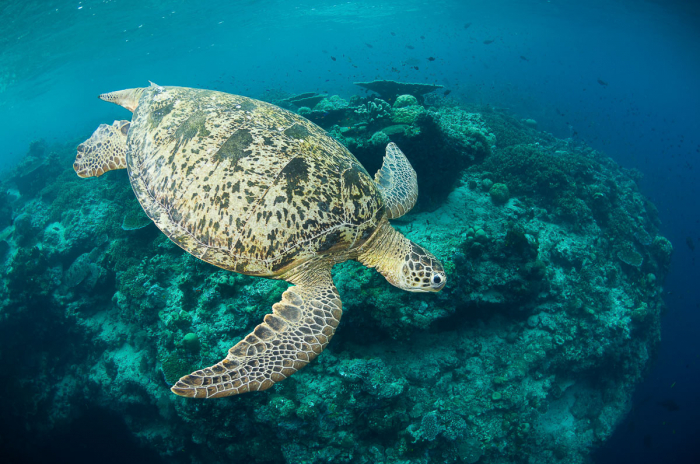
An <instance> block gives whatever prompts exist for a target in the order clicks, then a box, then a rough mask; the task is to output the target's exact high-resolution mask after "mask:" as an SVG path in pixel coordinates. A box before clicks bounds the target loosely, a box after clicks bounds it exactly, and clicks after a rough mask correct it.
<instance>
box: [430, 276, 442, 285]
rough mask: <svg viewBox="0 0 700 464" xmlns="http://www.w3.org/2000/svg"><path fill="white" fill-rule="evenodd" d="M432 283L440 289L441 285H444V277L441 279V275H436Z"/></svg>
mask: <svg viewBox="0 0 700 464" xmlns="http://www.w3.org/2000/svg"><path fill="white" fill-rule="evenodd" d="M431 283H432V284H433V287H439V286H440V284H442V277H440V274H434V275H433V279H432V281H431Z"/></svg>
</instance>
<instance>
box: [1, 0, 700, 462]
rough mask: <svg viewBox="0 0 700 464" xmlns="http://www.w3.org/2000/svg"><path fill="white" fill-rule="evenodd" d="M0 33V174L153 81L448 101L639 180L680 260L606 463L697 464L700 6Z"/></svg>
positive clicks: (236, 11) (284, 12)
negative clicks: (501, 110) (392, 85)
mask: <svg viewBox="0 0 700 464" xmlns="http://www.w3.org/2000/svg"><path fill="white" fill-rule="evenodd" d="M0 24H2V28H1V29H0V128H1V129H0V171H3V170H7V169H10V168H11V167H12V166H14V165H15V164H16V163H17V161H18V160H19V159H21V157H22V156H23V155H24V153H25V152H26V150H27V147H28V144H29V142H30V141H31V140H34V139H37V138H44V139H46V140H47V141H49V142H68V141H73V140H75V142H76V145H77V143H78V142H80V141H82V140H83V139H85V138H87V137H88V136H89V135H90V134H91V133H92V131H93V130H94V128H95V127H97V125H99V124H100V123H105V122H106V123H110V122H111V121H112V120H113V119H123V118H128V117H129V115H128V114H127V112H126V110H123V109H121V108H118V107H116V106H114V105H109V104H105V103H102V102H99V101H98V100H97V99H96V96H97V95H98V94H100V93H103V92H107V91H112V90H118V89H122V88H129V87H139V86H144V85H146V84H147V83H148V82H147V81H148V80H151V81H153V82H156V83H158V84H160V85H178V86H190V87H202V88H210V89H217V90H223V91H227V92H231V93H237V94H242V95H247V96H252V97H258V98H259V97H262V96H263V95H264V94H265V92H266V91H269V90H274V89H281V90H284V91H288V92H291V93H297V92H304V91H323V92H328V93H330V94H340V95H341V96H345V97H348V96H350V95H352V94H354V93H357V92H358V90H357V88H356V87H355V86H353V84H352V83H353V82H355V81H367V80H372V79H375V78H384V79H395V80H401V81H408V82H430V83H433V82H434V83H438V84H442V85H444V86H445V87H446V88H447V89H450V90H452V94H451V96H454V97H456V98H459V99H462V100H464V101H465V102H481V103H489V104H492V105H494V106H499V107H507V108H510V109H511V111H513V112H515V113H516V114H518V115H519V116H520V117H523V118H533V119H536V120H537V121H538V122H539V127H540V128H542V129H544V130H547V131H550V132H552V133H553V134H554V135H556V136H558V137H562V138H565V137H580V138H582V139H584V140H585V141H587V142H588V143H589V144H590V145H591V146H593V147H594V148H596V149H599V150H601V151H604V152H605V153H607V154H608V155H610V156H611V157H612V158H614V159H615V160H616V161H618V162H619V163H620V164H622V165H623V166H625V167H630V168H632V167H634V168H637V169H639V170H640V171H641V172H642V173H643V174H644V175H645V177H644V179H643V180H642V182H641V185H642V189H643V191H644V193H645V194H646V195H647V196H649V197H650V198H651V199H652V200H653V202H654V203H655V204H656V205H657V207H658V208H659V211H660V217H661V219H662V221H663V226H662V230H661V233H662V234H663V235H665V236H666V237H668V238H669V239H670V240H671V241H672V242H673V244H674V248H675V253H674V257H673V267H672V270H671V273H670V275H669V276H668V279H667V282H666V289H667V291H668V295H667V298H666V301H667V304H668V307H669V309H668V312H667V314H666V316H665V317H664V319H663V342H662V347H661V350H660V353H659V355H658V357H657V359H656V362H655V365H654V367H653V369H652V370H651V372H650V373H649V376H648V379H647V380H646V382H645V383H643V384H642V385H640V387H639V389H638V392H637V394H636V395H635V407H634V409H633V410H632V412H631V413H630V416H629V418H628V419H627V420H626V421H625V422H624V423H623V424H622V425H621V427H620V429H619V430H618V431H617V433H616V435H615V436H614V437H613V439H612V440H611V441H610V442H609V444H608V446H606V447H605V448H604V449H603V450H601V451H600V452H599V453H597V454H596V456H595V458H596V462H598V463H612V462H621V461H622V462H636V463H646V462H649V463H652V462H653V463H656V462H700V451H698V448H699V447H700V446H699V445H698V441H697V437H698V436H700V433H699V428H700V426H699V425H698V424H699V423H700V421H698V419H699V418H700V413H699V412H700V397H699V396H698V394H697V392H698V386H699V385H700V342H699V339H700V337H698V335H699V334H698V328H699V327H700V290H699V289H698V282H700V275H699V273H698V267H697V264H696V255H697V254H698V253H700V202H698V184H699V181H700V176H699V172H700V86H699V85H698V83H699V82H700V53H698V51H697V50H698V48H697V47H698V43H700V8H699V7H698V2H693V1H685V2H682V1H660V0H659V1H642V0H636V1H609V0H608V1H600V0H579V1H570V0H561V1H560V0H549V1H547V0H520V1H515V0H512V1H507V0H490V1H487V2H485V1H479V2H477V1H471V0H467V1H448V0H443V1H415V0H403V1H389V0H382V1H281V0H268V1H262V0H261V1H252V0H246V1H229V2H194V1H191V2H190V1H182V0H180V1H155V0H138V1H136V0H111V1H110V0H104V1H88V0H86V1H82V2H80V1H65V0H54V1H22V2H19V1H7V0H6V1H3V2H1V3H0ZM488 41H492V42H490V43H486V42H488ZM429 57H433V58H435V60H434V61H429V60H428V58H429ZM333 58H335V60H334V59H333ZM392 68H394V69H396V70H397V71H398V72H395V71H392ZM416 68H417V69H416ZM688 239H690V241H691V242H692V243H694V244H695V246H696V248H697V250H695V251H692V250H691V249H690V247H689V246H688V245H687V240H688ZM27 343H28V345H30V344H31V341H28V342H27ZM5 400H11V399H7V398H6V399H5ZM666 400H673V401H674V402H675V403H676V404H677V405H678V406H679V409H678V410H676V411H669V410H668V409H667V408H664V407H662V406H661V405H659V402H663V401H666ZM100 420H102V419H100V418H99V417H95V418H91V422H90V424H89V425H88V424H86V425H85V426H83V425H82V424H78V425H76V430H74V431H71V430H68V431H66V434H67V436H68V437H70V434H83V437H87V438H89V437H90V433H91V432H93V433H94V432H95V430H102V429H101V428H100V427H102V426H101V425H100V424H99V422H100ZM104 423H105V426H104V428H105V431H104V433H102V434H100V436H110V435H112V436H113V437H115V438H114V440H121V439H122V437H120V436H119V432H118V431H110V429H109V427H110V425H109V424H111V422H110V420H109V419H104ZM67 441H70V442H73V441H72V440H70V438H68V439H67ZM88 442H89V440H87V441H86V442H85V443H86V444H85V446H89V444H88ZM57 446H58V445H57ZM123 449H125V450H128V449H129V448H128V446H127V445H124V447H123ZM125 454H126V455H128V451H125ZM144 459H145V457H144Z"/></svg>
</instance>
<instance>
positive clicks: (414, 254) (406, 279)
mask: <svg viewBox="0 0 700 464" xmlns="http://www.w3.org/2000/svg"><path fill="white" fill-rule="evenodd" d="M406 241H407V242H408V245H409V246H408V248H409V249H408V251H407V252H406V254H405V255H404V257H403V262H401V263H399V269H398V271H397V272H396V275H395V278H396V282H391V280H389V277H388V276H387V280H389V281H390V282H391V283H392V284H394V285H396V286H397V287H399V288H400V289H402V290H406V291H408V292H439V291H440V290H442V288H443V287H444V286H445V283H446V282H447V276H446V275H445V269H444V268H443V267H442V263H441V262H440V260H439V259H437V258H436V257H435V256H433V254H432V253H431V252H429V251H428V250H426V249H424V248H423V247H421V246H420V245H416V244H415V243H413V242H411V241H410V240H408V239H406Z"/></svg>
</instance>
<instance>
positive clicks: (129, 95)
mask: <svg viewBox="0 0 700 464" xmlns="http://www.w3.org/2000/svg"><path fill="white" fill-rule="evenodd" d="M144 90H146V89H145V88H138V89H126V90H118V91H116V92H109V93H103V94H102V95H100V100H104V101H108V102H112V103H116V104H117V105H119V106H123V107H124V108H126V109H127V110H129V111H131V112H132V113H133V112H134V111H136V107H137V106H138V105H139V99H140V98H141V95H142V94H143V92H144Z"/></svg>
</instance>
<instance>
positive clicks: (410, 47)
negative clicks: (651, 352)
mask: <svg viewBox="0 0 700 464" xmlns="http://www.w3.org/2000/svg"><path fill="white" fill-rule="evenodd" d="M406 48H408V49H409V50H413V49H414V48H416V47H414V46H413V45H406Z"/></svg>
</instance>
